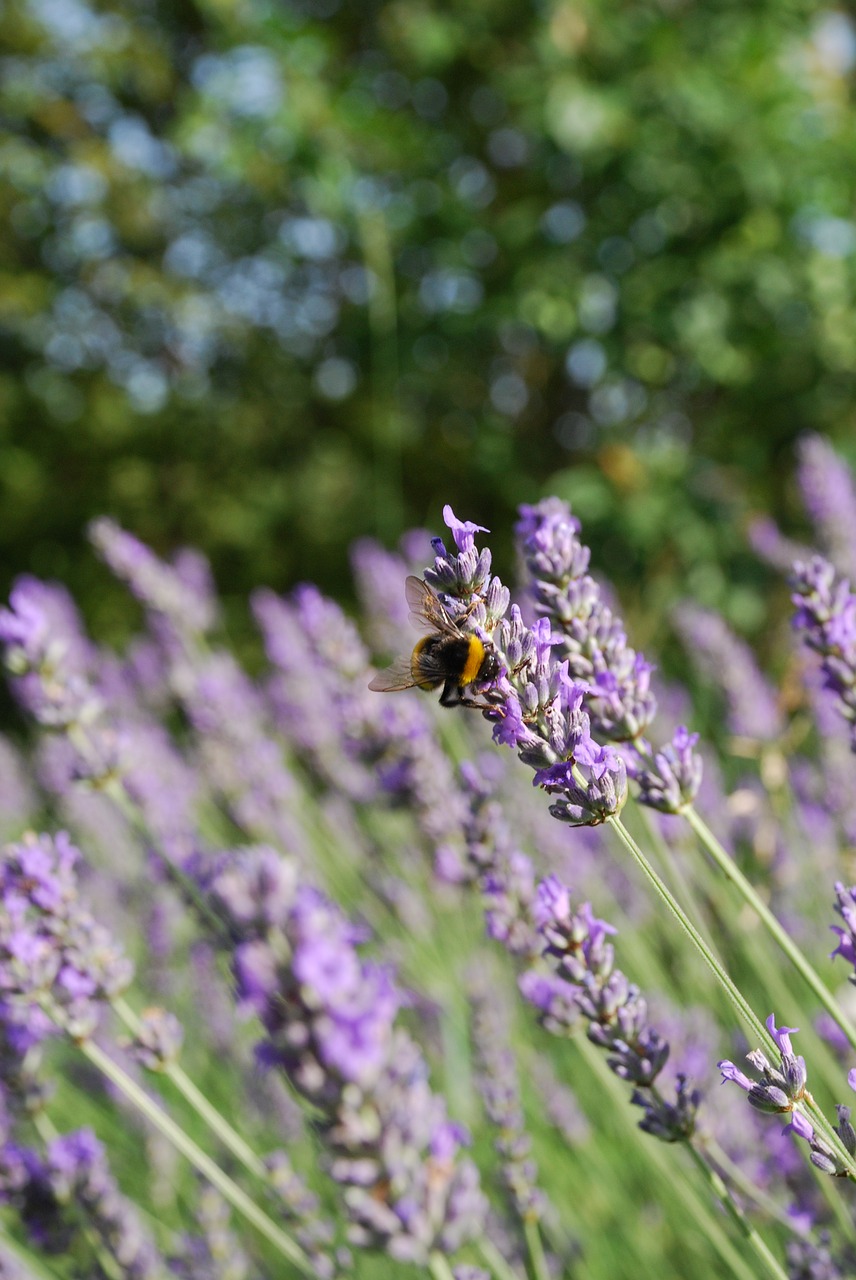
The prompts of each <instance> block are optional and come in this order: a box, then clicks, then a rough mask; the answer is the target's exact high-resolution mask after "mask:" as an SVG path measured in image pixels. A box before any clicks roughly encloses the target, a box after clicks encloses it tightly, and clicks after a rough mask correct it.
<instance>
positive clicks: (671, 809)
mask: <svg viewBox="0 0 856 1280" xmlns="http://www.w3.org/2000/svg"><path fill="white" fill-rule="evenodd" d="M697 742H698V734H697V733H690V731H689V729H687V728H685V727H684V725H679V726H678V728H677V729H676V730H675V735H674V737H673V738H672V741H671V742H670V743H668V745H667V746H665V747H664V748H663V749H662V751H656V752H654V753H653V762H652V761H651V757H650V756H649V755H646V756H643V755H641V754H639V753H638V752H634V753H633V755H632V756H631V757H630V764H629V766H628V772H629V774H630V777H631V778H633V779H634V781H635V782H636V783H638V785H639V803H640V804H647V805H649V806H650V807H651V808H652V809H659V810H660V812H661V813H680V812H681V810H682V809H685V808H686V807H687V805H690V804H692V802H693V800H695V798H696V795H697V794H698V789H699V787H700V786H701V778H702V768H703V766H702V759H701V756H700V755H698V754H697V753H696V752H695V751H694V750H693V748H694V747H695V745H696V743H697ZM637 762H638V763H637ZM646 765H649V766H650V767H648V768H646V767H645V766H646Z"/></svg>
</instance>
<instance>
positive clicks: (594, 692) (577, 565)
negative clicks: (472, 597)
mask: <svg viewBox="0 0 856 1280" xmlns="http://www.w3.org/2000/svg"><path fill="white" fill-rule="evenodd" d="M520 513H521V518H520V520H519V522H518V524H517V528H516V533H517V538H518V545H519V547H520V551H521V555H522V557H523V561H524V564H525V565H526V569H527V573H528V575H529V589H530V592H531V594H532V596H533V598H534V601H535V608H536V610H537V611H538V613H539V614H540V615H541V616H542V617H546V618H549V620H550V623H551V626H552V629H553V633H554V635H555V636H556V637H557V638H558V640H559V649H558V657H559V659H560V660H561V659H562V658H567V660H568V663H569V676H570V678H571V679H573V680H576V681H580V682H582V683H584V684H585V686H586V710H587V711H588V713H589V715H590V717H591V722H592V727H593V730H594V734H595V737H597V738H605V739H607V740H609V741H613V742H616V741H627V740H631V741H632V740H633V739H634V738H637V737H639V735H640V734H642V733H644V732H645V729H646V727H647V726H648V724H649V723H650V722H651V720H652V719H653V716H654V712H655V710H656V701H655V699H654V695H653V693H652V691H651V672H652V671H653V667H652V666H651V665H650V663H648V662H646V661H645V659H644V658H643V657H642V655H641V654H638V653H636V651H635V650H634V649H632V648H631V647H630V646H629V645H628V643H627V636H626V634H625V632H624V629H623V627H622V624H621V621H620V619H618V618H616V617H615V616H614V615H613V613H612V610H611V609H610V608H609V607H608V605H607V604H606V603H605V602H604V600H603V598H602V595H601V592H600V589H599V587H598V586H597V584H596V583H595V581H594V579H593V578H591V577H590V576H589V574H588V572H587V570H588V564H589V558H590V553H589V551H588V548H587V547H584V546H583V545H582V544H581V543H580V541H579V538H578V536H577V535H578V533H579V528H580V525H579V521H578V520H577V519H576V517H575V516H572V515H571V512H570V509H569V508H568V507H567V506H566V504H564V503H562V502H560V501H559V500H558V499H556V498H547V499H546V500H545V501H543V502H540V503H538V504H537V505H536V506H531V507H530V506H524V507H521V508H520Z"/></svg>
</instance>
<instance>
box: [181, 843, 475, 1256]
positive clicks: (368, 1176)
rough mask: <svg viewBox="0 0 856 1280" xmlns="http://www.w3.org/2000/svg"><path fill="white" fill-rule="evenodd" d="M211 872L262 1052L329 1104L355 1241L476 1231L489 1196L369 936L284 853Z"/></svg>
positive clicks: (223, 864) (450, 1236)
mask: <svg viewBox="0 0 856 1280" xmlns="http://www.w3.org/2000/svg"><path fill="white" fill-rule="evenodd" d="M202 875H203V879H202V887H203V889H204V890H205V892H206V893H207V894H208V895H209V897H210V900H211V902H212V903H213V905H215V906H216V908H217V910H218V912H219V913H220V915H221V916H222V917H223V918H224V919H225V922H226V924H227V927H228V929H229V932H230V934H231V936H232V938H233V939H234V943H235V949H234V958H233V971H234V974H235V979H236V984H237V995H238V998H239V1000H241V1001H242V1002H243V1004H244V1005H245V1006H246V1008H247V1009H248V1010H251V1011H252V1012H253V1013H255V1014H256V1015H257V1016H258V1017H259V1018H260V1020H261V1022H262V1024H263V1026H264V1028H265V1031H266V1039H265V1042H264V1044H263V1046H262V1048H261V1055H262V1057H263V1059H264V1061H265V1062H266V1063H267V1064H268V1065H271V1066H273V1065H276V1066H279V1067H281V1068H282V1069H283V1070H285V1072H286V1073H287V1074H288V1076H289V1078H290V1080H291V1081H292V1083H293V1085H294V1086H295V1087H296V1088H297V1089H298V1090H299V1092H300V1093H302V1094H303V1095H304V1097H306V1098H308V1099H309V1100H310V1101H311V1102H312V1103H313V1104H314V1105H315V1106H316V1107H318V1108H319V1112H320V1116H321V1117H322V1119H321V1120H320V1121H319V1123H320V1124H321V1127H322V1128H323V1130H324V1133H325V1136H326V1140H327V1143H328V1148H329V1153H330V1171H331V1173H332V1175H333V1177H334V1178H335V1179H336V1181H337V1182H339V1183H340V1184H341V1185H342V1186H343V1187H344V1189H345V1190H344V1199H345V1204H346V1207H347V1210H348V1214H349V1218H350V1222H351V1227H350V1236H351V1239H352V1241H353V1242H354V1243H356V1244H359V1245H361V1246H363V1247H372V1248H382V1249H385V1250H387V1251H388V1252H389V1253H390V1254H391V1256H393V1257H396V1258H399V1259H401V1260H407V1261H422V1262H424V1260H425V1259H426V1258H427V1256H428V1253H429V1251H430V1250H431V1249H432V1248H440V1249H442V1250H445V1251H453V1250H454V1249H456V1248H458V1247H459V1245H460V1244H461V1243H463V1242H464V1241H465V1240H466V1239H469V1238H471V1237H472V1236H474V1235H477V1234H478V1232H479V1230H480V1229H481V1224H482V1219H483V1213H484V1202H483V1198H482V1195H481V1192H480V1190H479V1186H478V1175H477V1173H476V1171H475V1168H474V1166H473V1165H472V1164H471V1163H470V1162H468V1161H466V1160H462V1159H461V1158H460V1151H461V1148H462V1146H463V1145H465V1143H466V1141H467V1139H466V1135H465V1134H464V1132H463V1131H462V1130H460V1129H459V1128H458V1127H457V1126H454V1125H452V1124H451V1123H450V1122H449V1120H448V1118H447V1116H446V1112H445V1104H444V1103H443V1100H442V1099H441V1098H440V1097H439V1096H437V1095H436V1094H434V1093H432V1091H431V1089H430V1087H429V1085H428V1079H427V1067H426V1065H425V1062H424V1059H423V1058H422V1055H421V1053H420V1051H419V1050H418V1048H417V1046H416V1045H415V1044H414V1043H413V1042H412V1041H411V1040H410V1038H409V1037H408V1036H407V1034H406V1033H405V1032H404V1031H402V1030H401V1029H400V1028H398V1027H397V1026H396V1015H397V1012H398V1009H399V1007H400V1005H401V996H400V994H399V992H398V989H397V987H396V985H395V982H394V979H393V977H392V974H391V972H390V970H389V968H388V967H386V966H382V965H378V964H375V963H373V962H371V961H368V960H366V959H364V958H363V957H362V956H361V955H360V953H359V952H358V950H357V946H358V944H359V942H360V941H361V940H362V939H363V937H364V934H363V931H362V930H359V929H355V928H354V926H353V925H352V924H350V922H348V921H347V920H346V919H345V917H344V916H343V915H342V914H341V913H340V912H339V911H338V910H337V909H336V908H335V907H334V906H333V905H332V903H330V902H329V901H328V900H327V899H326V898H325V897H324V896H323V895H322V894H321V893H319V892H318V891H317V890H316V889H314V888H311V887H310V886H308V885H306V884H304V883H300V882H299V880H298V879H297V877H296V876H295V873H294V867H293V864H292V865H290V864H289V863H287V862H285V861H283V860H282V859H281V858H280V857H278V855H277V854H276V853H275V852H274V851H273V850H266V849H254V850H250V849H247V850H243V851H238V852H237V853H234V854H231V855H225V856H224V857H223V858H222V859H221V860H220V863H219V865H218V866H215V867H214V868H213V869H212V870H210V871H207V872H205V871H203V872H202Z"/></svg>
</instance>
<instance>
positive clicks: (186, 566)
mask: <svg viewBox="0 0 856 1280" xmlns="http://www.w3.org/2000/svg"><path fill="white" fill-rule="evenodd" d="M89 537H90V540H91V542H92V545H93V546H94V547H95V549H96V551H97V552H98V553H99V555H100V556H101V557H102V559H103V560H104V561H105V562H106V564H107V565H108V566H109V567H110V569H112V571H113V573H115V575H116V577H117V578H120V579H121V580H122V581H123V582H126V583H127V584H128V586H129V587H130V589H131V591H132V592H133V594H134V595H135V596H136V598H137V599H138V600H139V601H140V602H141V604H143V605H145V606H146V608H147V609H150V610H151V611H152V612H153V613H155V614H157V615H159V616H160V617H161V618H163V619H164V620H165V621H166V622H167V623H168V624H169V626H170V628H172V629H173V630H174V632H175V634H176V635H177V636H180V637H181V638H182V639H191V638H194V637H198V636H202V635H205V634H206V633H207V632H209V631H211V630H212V628H213V626H214V624H215V622H216V621H217V604H216V600H215V597H214V591H213V587H212V583H211V574H210V570H209V568H208V563H207V561H206V560H205V559H204V558H203V557H202V556H201V555H199V553H198V552H196V551H189V550H186V551H183V552H179V554H178V555H177V556H176V557H175V561H174V563H173V564H172V565H167V564H165V563H164V562H163V561H162V560H159V559H158V557H157V556H156V555H155V554H154V552H153V551H151V550H150V548H149V547H147V546H146V545H145V543H143V542H140V540H139V539H138V538H135V537H134V535H133V534H131V533H127V532H126V531H125V530H124V529H122V528H120V527H119V525H118V524H116V522H115V521H114V520H109V519H107V517H103V516H102V517H101V518H100V519H98V520H93V522H92V524H91V525H90V526H89Z"/></svg>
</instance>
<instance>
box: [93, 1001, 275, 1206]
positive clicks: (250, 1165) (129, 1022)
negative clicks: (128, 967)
mask: <svg viewBox="0 0 856 1280" xmlns="http://www.w3.org/2000/svg"><path fill="white" fill-rule="evenodd" d="M111 1003H112V1005H113V1008H114V1009H115V1011H116V1013H117V1014H118V1016H119V1017H120V1018H121V1020H122V1021H123V1022H124V1024H125V1026H126V1027H128V1028H129V1029H130V1030H131V1031H132V1032H133V1033H134V1034H136V1033H137V1032H138V1031H139V1029H140V1020H139V1018H138V1017H137V1015H136V1014H135V1013H134V1011H133V1009H132V1008H131V1007H130V1005H129V1004H128V1003H127V1002H126V1001H125V1000H123V999H121V997H120V998H118V999H116V1000H113V1001H112V1002H111ZM160 1074H162V1075H165V1076H166V1077H167V1079H168V1080H171V1081H172V1083H173V1084H174V1085H175V1087H176V1088H177V1089H178V1091H179V1093H180V1094H181V1095H182V1097H183V1098H184V1099H185V1100H186V1101H187V1102H188V1103H189V1104H190V1106H191V1107H192V1108H193V1110H194V1111H195V1112H196V1114H197V1115H198V1116H199V1117H200V1118H201V1119H202V1120H204V1121H205V1123H206V1124H207V1125H208V1127H209V1129H210V1130H211V1132H212V1133H213V1134H215V1135H216V1137H218V1138H219V1139H220V1141H221V1142H222V1143H223V1146H224V1147H225V1148H226V1149H227V1150H228V1151H231V1153H232V1155H233V1156H234V1157H235V1158H236V1160H238V1161H240V1163H241V1164H242V1165H243V1166H244V1168H245V1169H246V1170H247V1171H248V1172H249V1173H251V1174H253V1176H254V1177H256V1178H260V1179H261V1180H262V1181H263V1182H269V1181H270V1176H269V1172H268V1168H267V1166H266V1164H265V1163H264V1161H263V1160H262V1159H261V1157H260V1156H259V1155H258V1154H257V1153H256V1152H255V1151H254V1150H253V1148H252V1147H251V1146H250V1144H249V1143H248V1142H247V1141H246V1140H245V1139H244V1138H242V1137H241V1135H240V1134H239V1133H238V1132H237V1130H235V1129H233V1128H232V1126H231V1125H230V1124H229V1121H228V1120H227V1119H226V1117H225V1116H223V1115H221V1113H220V1112H219V1111H218V1110H217V1108H216V1107H214V1106H212V1104H211V1103H210V1102H209V1101H208V1099H207V1098H206V1097H205V1094H204V1093H202V1092H201V1090H200V1089H198V1088H197V1087H196V1085H195V1084H194V1083H193V1081H192V1080H191V1078H190V1076H189V1075H188V1074H187V1072H186V1071H185V1070H184V1068H183V1067H181V1066H179V1065H178V1063H177V1062H171V1063H169V1064H168V1065H167V1066H166V1067H165V1068H164V1069H163V1071H162V1072H161V1073H160Z"/></svg>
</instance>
